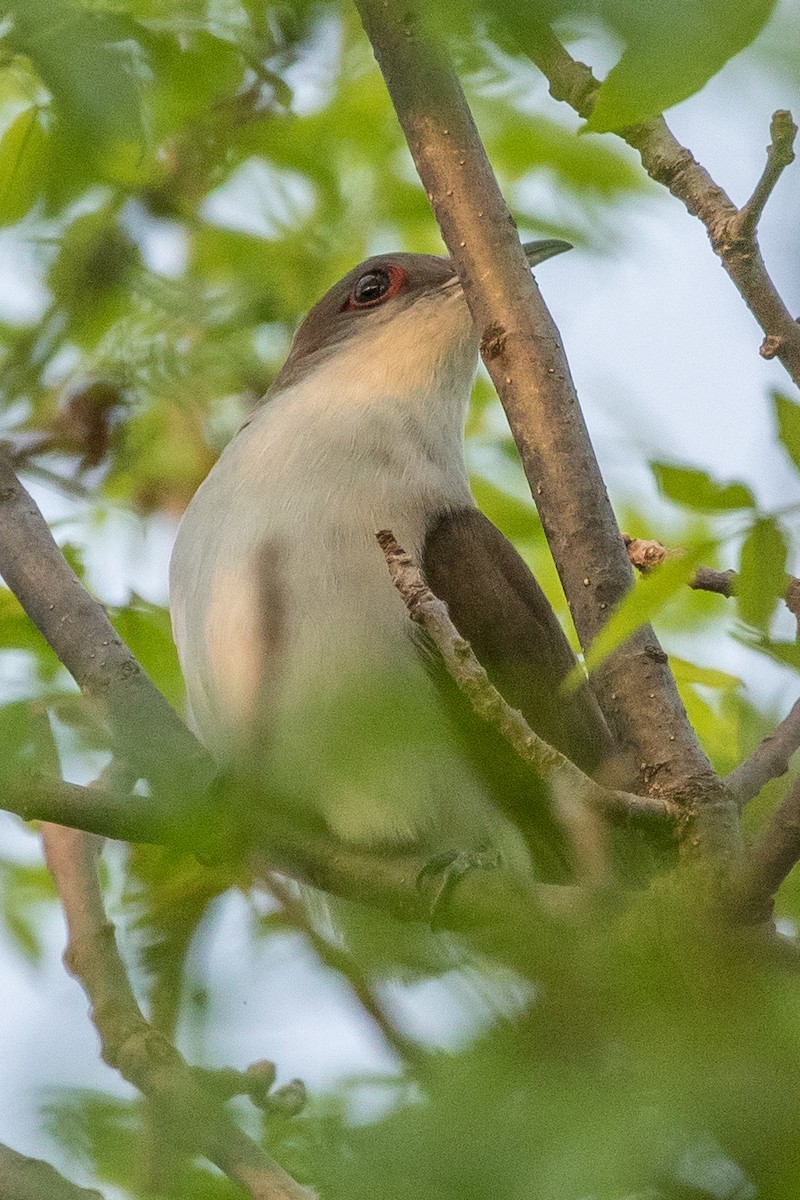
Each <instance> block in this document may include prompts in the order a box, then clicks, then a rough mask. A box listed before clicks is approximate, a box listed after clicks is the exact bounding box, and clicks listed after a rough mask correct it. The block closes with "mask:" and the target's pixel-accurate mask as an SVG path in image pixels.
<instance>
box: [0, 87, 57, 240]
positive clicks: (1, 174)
mask: <svg viewBox="0 0 800 1200" xmlns="http://www.w3.org/2000/svg"><path fill="white" fill-rule="evenodd" d="M46 144H47V134H46V133H45V131H44V128H43V126H42V122H41V116H40V113H39V110H38V109H36V108H26V109H25V110H24V111H23V112H21V113H20V114H19V115H18V116H17V117H15V118H14V120H13V121H12V122H11V124H10V125H9V126H8V127H7V129H6V130H5V132H4V133H3V136H2V139H0V225H13V223H14V222H15V221H19V220H21V218H22V217H24V216H25V214H26V213H28V212H30V210H31V208H32V207H33V205H34V203H35V201H36V198H37V196H38V195H39V193H40V191H41V185H42V178H41V177H42V169H43V163H44V157H45V152H46Z"/></svg>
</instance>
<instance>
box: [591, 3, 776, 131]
mask: <svg viewBox="0 0 800 1200" xmlns="http://www.w3.org/2000/svg"><path fill="white" fill-rule="evenodd" d="M774 7H775V0H736V3H734V4H729V3H727V0H703V2H702V3H697V2H696V0H666V2H665V3H663V2H662V3H656V2H655V0H644V3H642V2H639V3H636V2H635V0H605V2H604V3H602V4H601V6H600V13H601V14H602V16H603V17H604V18H605V19H606V20H607V21H608V22H609V24H610V25H611V26H612V27H613V28H614V29H615V30H616V32H617V33H619V34H620V36H621V37H622V38H624V40H625V42H626V46H625V50H624V52H623V55H622V58H621V59H620V61H619V62H618V63H617V65H616V66H615V67H613V68H612V70H611V71H610V72H609V74H608V76H607V78H606V80H605V82H604V83H603V84H602V86H601V88H600V91H599V93H598V95H597V99H596V101H595V106H594V111H593V113H592V115H591V117H590V118H589V121H588V122H587V129H589V130H592V131H593V132H595V133H604V132H606V131H608V130H618V129H622V128H624V127H625V126H626V125H634V124H636V123H638V122H640V121H646V120H647V119H648V118H649V117H654V116H656V115H657V114H658V113H660V112H663V111H664V110H665V109H667V108H670V107H672V105H673V104H678V103H680V101H681V100H685V99H686V98H687V97H688V96H691V95H693V93H694V92H696V91H698V90H699V89H700V88H701V87H703V85H704V84H706V83H707V82H708V80H709V79H711V77H712V76H713V75H716V74H717V72H718V71H719V70H720V69H721V68H722V67H723V66H724V65H725V63H726V62H727V61H728V59H729V58H732V57H733V55H734V54H738V53H739V51H740V50H743V49H744V48H745V46H748V45H749V44H750V42H752V40H753V38H755V37H756V35H757V34H758V33H759V32H760V30H761V29H762V28H763V26H764V25H765V23H766V22H767V20H768V19H769V17H770V15H771V13H772V10H773V8H774ZM597 11H598V10H597V8H594V12H597Z"/></svg>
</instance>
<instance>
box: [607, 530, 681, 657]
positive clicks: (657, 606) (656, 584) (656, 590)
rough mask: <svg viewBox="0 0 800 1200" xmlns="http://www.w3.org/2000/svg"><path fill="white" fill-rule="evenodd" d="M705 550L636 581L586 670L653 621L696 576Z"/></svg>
mask: <svg viewBox="0 0 800 1200" xmlns="http://www.w3.org/2000/svg"><path fill="white" fill-rule="evenodd" d="M703 550H704V547H695V548H694V549H692V550H691V551H686V552H684V553H683V554H681V555H679V556H677V557H675V558H669V559H667V560H666V561H665V562H664V563H662V565H661V566H660V567H657V568H656V570H654V571H653V572H652V573H651V574H650V575H645V576H643V577H641V578H638V579H636V580H635V581H634V584H633V587H632V588H631V590H630V591H629V592H628V594H627V595H626V596H625V598H624V599H623V600H622V601H621V603H620V604H619V605H618V607H617V608H616V609H615V611H614V612H613V613H612V614H611V616H610V617H609V620H608V622H607V623H606V625H605V626H604V627H603V629H602V630H601V632H600V633H599V634H598V636H597V637H596V638H595V640H594V641H593V642H592V645H591V646H590V648H589V651H588V653H587V654H586V659H585V662H586V669H587V671H593V670H594V669H595V667H597V666H599V664H600V663H601V662H603V661H604V659H606V658H608V656H609V654H611V653H612V652H613V651H614V650H616V648H617V647H618V646H621V645H622V643H623V642H625V641H627V639H628V638H629V637H630V636H631V634H632V633H635V632H636V630H637V629H639V628H640V627H641V626H642V625H646V624H647V623H648V622H649V621H651V620H652V619H653V617H655V616H656V615H657V614H658V613H659V612H660V611H661V609H662V608H663V607H664V605H665V604H668V603H669V601H670V600H671V599H672V598H673V597H674V596H675V595H676V593H677V592H679V591H680V590H681V588H683V587H685V585H686V584H687V583H688V581H689V579H691V577H692V575H693V574H694V571H695V568H696V567H697V564H698V563H699V562H700V560H701V558H702V556H703Z"/></svg>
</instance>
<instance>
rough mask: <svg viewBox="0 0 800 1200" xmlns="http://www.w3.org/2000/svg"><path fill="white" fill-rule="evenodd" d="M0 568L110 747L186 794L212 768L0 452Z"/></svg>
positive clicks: (175, 793)
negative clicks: (94, 710) (100, 723)
mask: <svg viewBox="0 0 800 1200" xmlns="http://www.w3.org/2000/svg"><path fill="white" fill-rule="evenodd" d="M0 575H2V576H3V579H4V580H5V582H6V583H7V585H8V586H9V587H10V588H11V590H12V591H13V592H14V594H15V595H16V597H17V599H18V600H19V602H20V604H21V605H22V607H23V608H24V609H25V611H26V613H27V614H28V616H29V617H30V618H31V620H32V621H33V623H34V624H35V625H36V626H37V627H38V628H39V630H40V631H41V632H42V634H43V635H44V636H45V638H46V639H47V641H48V642H49V643H50V646H51V647H52V648H53V650H54V651H55V653H56V654H57V655H58V657H59V658H60V660H61V662H62V663H63V664H64V666H65V667H66V668H67V670H68V671H69V673H70V674H71V675H72V677H73V679H74V680H75V682H76V683H77V684H78V686H79V688H80V689H81V691H82V692H83V693H84V695H85V696H86V697H87V698H88V699H89V700H90V701H91V702H92V703H94V704H96V705H97V706H98V707H99V709H100V711H101V713H102V714H103V716H104V717H105V718H106V719H107V720H108V722H109V725H110V727H111V732H112V738H113V742H114V746H115V749H116V750H117V751H118V752H119V753H120V755H121V756H122V758H124V759H126V760H127V761H129V762H131V763H132V764H133V765H134V766H135V768H136V770H137V771H138V772H139V773H140V774H141V775H142V776H144V777H146V778H148V779H150V780H151V781H152V782H153V783H154V784H156V785H157V784H158V783H159V782H161V781H164V780H168V782H169V798H170V801H171V803H177V802H178V799H179V798H180V797H183V798H184V799H185V800H186V802H187V803H189V802H191V800H192V799H193V795H194V793H196V792H197V791H198V790H200V791H202V790H205V789H206V788H207V787H208V785H209V783H210V782H211V779H212V778H213V776H214V774H215V768H214V765H213V763H212V762H211V759H210V758H209V756H208V755H207V753H206V752H205V750H204V749H203V748H202V747H201V746H200V743H199V742H198V741H197V739H196V738H194V737H193V736H192V734H191V733H190V732H189V730H188V729H187V728H186V726H185V725H184V723H183V722H182V721H181V719H180V717H178V715H177V713H175V712H174V711H173V709H172V708H170V706H169V704H168V703H167V701H166V700H165V699H164V697H163V696H162V695H161V693H160V692H159V691H158V689H157V688H156V687H154V685H153V684H152V683H151V682H150V680H149V679H148V677H147V675H146V674H145V672H144V670H143V669H142V667H141V666H140V665H139V663H138V662H137V661H136V659H135V658H134V656H133V654H132V653H131V651H130V650H129V648H128V647H127V646H126V645H125V643H124V642H123V640H122V638H120V636H119V635H118V633H117V632H116V630H115V629H114V627H113V625H112V624H111V622H110V621H109V619H108V616H107V615H106V612H105V609H104V608H103V606H102V605H101V604H99V603H98V602H97V601H96V600H95V599H94V598H93V597H92V596H90V595H89V593H88V592H87V591H86V589H85V588H83V587H82V586H81V583H80V580H79V579H78V577H77V575H76V574H75V572H74V571H73V570H72V568H71V567H70V565H69V563H68V562H67V561H66V559H65V558H64V555H63V554H62V553H61V550H60V549H59V548H58V546H57V545H56V543H55V541H54V539H53V535H52V534H51V532H50V530H49V528H48V526H47V523H46V521H45V519H44V517H43V516H42V514H41V512H40V511H39V509H38V507H37V506H36V504H35V502H34V501H33V499H32V498H31V496H30V495H29V494H28V492H27V491H26V490H25V488H24V487H23V486H22V484H21V483H20V481H19V479H18V478H17V476H16V474H15V473H14V470H13V468H12V466H11V464H10V463H9V461H8V458H7V457H6V456H5V455H4V454H2V453H0Z"/></svg>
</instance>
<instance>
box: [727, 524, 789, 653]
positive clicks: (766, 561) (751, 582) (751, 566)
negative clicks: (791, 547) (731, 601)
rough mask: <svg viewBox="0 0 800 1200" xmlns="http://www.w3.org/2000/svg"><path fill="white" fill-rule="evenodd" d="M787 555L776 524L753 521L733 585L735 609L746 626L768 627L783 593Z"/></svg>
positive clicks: (783, 540) (784, 541) (786, 549)
mask: <svg viewBox="0 0 800 1200" xmlns="http://www.w3.org/2000/svg"><path fill="white" fill-rule="evenodd" d="M787 554H788V547H787V544H786V538H785V537H784V535H783V532H782V530H781V528H780V526H779V525H778V523H777V521H775V520H773V519H771V518H764V519H762V520H758V521H756V522H755V524H754V525H753V526H752V527H751V528H750V530H749V532H748V534H747V537H746V538H745V540H744V543H743V545H742V553H741V557H740V559H739V578H738V581H737V584H736V606H737V609H738V611H739V616H740V617H741V618H742V620H743V621H744V622H745V623H746V624H748V625H753V626H755V627H756V628H758V629H764V630H766V628H767V627H768V625H769V622H770V618H771V617H772V614H773V612H774V611H775V608H776V605H777V604H778V602H779V600H780V599H781V597H782V596H783V595H784V593H785V591H786V556H787Z"/></svg>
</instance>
